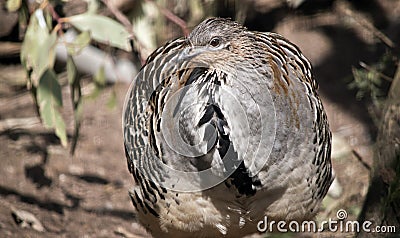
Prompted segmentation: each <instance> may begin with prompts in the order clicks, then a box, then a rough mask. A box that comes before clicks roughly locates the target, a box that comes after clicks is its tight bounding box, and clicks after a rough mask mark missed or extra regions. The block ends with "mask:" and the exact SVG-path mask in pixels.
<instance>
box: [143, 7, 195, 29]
mask: <svg viewBox="0 0 400 238" xmlns="http://www.w3.org/2000/svg"><path fill="white" fill-rule="evenodd" d="M146 1H147V2H151V3H152V4H154V5H155V6H156V7H157V8H158V9H159V10H160V11H161V13H162V14H163V15H164V16H165V17H166V18H167V19H169V20H170V21H172V22H173V23H175V24H176V25H178V26H179V27H180V28H181V30H182V33H183V35H184V36H188V35H189V30H188V27H187V24H186V22H185V21H184V20H182V18H180V17H178V16H177V15H175V14H174V13H172V12H171V11H170V10H168V9H166V8H165V7H162V6H160V5H158V4H157V3H155V2H154V1H153V0H146Z"/></svg>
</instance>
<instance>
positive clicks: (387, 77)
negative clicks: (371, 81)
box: [360, 61, 393, 82]
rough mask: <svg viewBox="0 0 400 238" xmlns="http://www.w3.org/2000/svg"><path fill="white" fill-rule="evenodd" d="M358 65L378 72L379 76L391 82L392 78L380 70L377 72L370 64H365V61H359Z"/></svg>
mask: <svg viewBox="0 0 400 238" xmlns="http://www.w3.org/2000/svg"><path fill="white" fill-rule="evenodd" d="M360 66H361V67H363V68H364V69H366V70H368V71H370V72H374V73H376V74H378V75H379V76H380V77H381V78H383V79H385V80H386V81H389V82H392V81H393V79H392V78H391V77H389V76H387V75H385V74H383V73H381V72H378V71H377V70H376V69H374V68H372V67H371V66H369V65H367V64H366V63H364V62H362V61H360Z"/></svg>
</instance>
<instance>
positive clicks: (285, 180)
mask: <svg viewBox="0 0 400 238" xmlns="http://www.w3.org/2000/svg"><path fill="white" fill-rule="evenodd" d="M215 39H217V41H213V40H215ZM217 43H218V44H217ZM185 50H186V51H187V52H190V54H192V55H193V56H192V57H193V59H194V60H195V61H196V62H197V64H196V65H191V64H190V63H187V64H185V63H184V64H174V62H178V61H176V60H177V59H178V58H179V57H180V54H179V53H178V52H180V51H185ZM193 52H194V53H193ZM188 54H189V53H188ZM233 71H235V72H239V74H236V77H232V75H231V74H230V72H233ZM254 72H256V75H254ZM137 80H140V81H135V82H134V83H133V84H132V86H131V88H130V91H129V92H128V96H127V99H126V105H125V109H124V116H123V129H124V139H125V140H124V142H125V152H126V157H127V162H128V167H129V170H130V172H131V173H132V174H133V177H134V178H135V182H136V184H135V187H134V189H133V190H132V191H130V196H131V199H132V202H133V204H134V206H135V208H136V210H137V212H138V218H139V220H140V222H141V223H142V224H143V225H144V226H145V227H146V228H147V229H148V230H149V231H150V232H151V233H152V234H153V235H154V236H155V237H167V236H170V237H188V236H191V237H242V236H244V235H247V234H251V233H255V232H257V229H256V225H257V222H258V221H260V220H262V219H263V217H264V216H265V215H267V216H268V219H269V220H273V219H275V220H278V219H283V220H304V219H310V218H312V217H313V216H314V215H315V214H316V212H317V211H318V207H319V204H320V202H321V200H322V199H323V198H324V196H325V195H326V193H327V191H328V188H329V186H330V184H331V182H332V180H333V176H332V171H331V170H332V169H331V161H330V150H331V132H330V130H329V125H328V121H327V117H326V114H325V112H324V109H323V105H322V103H321V101H320V99H319V96H318V93H317V83H316V81H315V79H314V76H313V74H312V68H311V64H310V63H309V61H308V60H307V59H306V58H305V57H304V55H303V54H302V53H301V51H300V50H299V49H298V47H296V46H295V45H294V44H292V43H290V42H289V41H288V40H287V39H285V38H283V37H282V36H280V35H278V34H276V33H260V32H252V31H248V30H247V29H246V28H245V27H243V26H241V25H240V24H238V23H236V22H233V21H230V20H226V19H220V18H210V19H207V20H205V21H203V22H202V23H200V24H199V25H198V26H197V27H196V28H195V29H194V30H193V31H192V33H191V34H190V35H189V36H188V38H179V39H176V40H173V41H170V42H168V43H166V44H165V45H164V46H162V47H160V48H159V49H157V50H156V51H155V52H154V53H153V54H151V55H150V56H149V58H148V59H147V62H146V64H145V65H144V67H143V68H142V70H141V77H138V78H137ZM187 85H191V86H193V87H192V88H190V89H189V90H188V92H186V95H187V97H185V98H183V99H182V100H193V101H196V100H200V99H204V100H212V102H213V104H212V105H210V104H207V103H203V104H202V103H199V104H198V105H197V106H196V107H194V108H191V109H189V110H187V111H185V113H184V114H183V115H182V121H179V126H180V129H181V130H182V131H183V140H185V142H186V143H189V144H191V143H195V142H196V141H201V140H203V139H204V138H202V137H201V136H200V137H199V136H198V134H199V133H198V132H199V131H200V127H201V126H202V125H205V124H210V125H212V126H213V127H214V128H216V133H217V140H216V141H215V142H214V143H213V144H210V145H207V149H206V154H205V155H204V156H202V157H201V158H200V160H199V158H196V160H195V161H194V160H191V159H189V161H190V163H187V161H188V160H187V159H188V158H187V157H184V156H181V155H179V154H177V153H175V152H174V151H173V150H171V149H169V148H168V146H167V144H166V141H165V139H164V138H163V132H162V130H160V127H161V126H167V128H169V127H168V125H169V124H170V123H172V122H171V121H166V119H165V118H163V117H162V115H163V113H162V112H163V111H164V110H166V108H165V107H166V103H167V101H168V100H169V99H170V98H171V97H172V96H173V95H174V93H176V92H177V91H178V90H180V89H182V87H184V86H187ZM215 85H217V86H215ZM223 90H229V92H231V93H232V94H235V97H237V99H238V100H239V101H240V103H241V105H243V108H244V110H245V111H246V113H247V115H249V116H248V118H245V119H246V120H248V121H249V123H248V130H249V131H248V132H246V130H245V129H243V128H244V126H243V120H244V118H241V116H240V113H239V112H238V111H237V108H236V107H235V105H234V104H233V102H232V100H231V99H227V98H226V97H225V96H224V95H225V94H224V93H223V92H222V91H223ZM266 91H269V92H270V93H271V97H272V101H273V106H271V105H270V103H268V102H269V101H268V100H267V98H266V94H265V92H266ZM143 99H149V103H148V104H147V105H145V104H143V103H142V101H143ZM251 100H253V101H255V102H257V104H258V105H256V106H255V107H253V106H251V105H252V104H251V103H250V101H251ZM200 101H201V100H200ZM182 103H184V102H182ZM253 104H254V103H253ZM272 107H274V108H275V110H274V112H271V108H272ZM257 108H258V109H259V110H258V109H257ZM256 109H257V110H256ZM262 117H266V118H270V117H271V118H272V117H273V118H274V119H275V122H274V123H275V124H274V125H267V124H268V123H272V122H270V121H263V122H262V123H265V125H264V124H262V123H261V124H260V120H259V119H260V118H262ZM262 128H274V130H276V131H275V137H274V141H268V140H267V141H265V140H264V141H262V142H261V144H260V143H259V142H260V140H261V136H259V135H260V133H261V132H260V131H261V130H262ZM246 133H247V134H246ZM267 133H268V131H267ZM248 135H254V136H250V137H249V136H248ZM246 136H247V139H246ZM246 140H247V144H246V143H245V141H246ZM263 143H264V144H263ZM245 144H246V145H247V147H246V148H244V147H245V146H244V145H245ZM229 146H231V147H232V148H234V153H232V154H229V155H230V156H232V157H235V158H233V160H235V159H238V158H244V160H243V161H242V162H240V164H238V165H237V166H236V167H237V169H236V171H235V172H234V173H233V174H231V175H230V176H229V177H228V178H227V179H226V180H225V181H224V182H223V183H220V184H219V185H217V186H214V187H212V188H209V189H207V190H204V191H200V192H191V193H184V192H176V191H172V190H169V189H166V188H163V187H162V186H159V184H158V183H157V181H161V180H162V179H163V178H162V175H160V174H159V173H158V172H157V171H158V168H157V166H155V165H154V163H151V161H154V160H161V161H163V163H165V164H167V165H168V166H171V167H173V168H175V169H180V170H185V171H196V170H202V169H204V168H207V166H208V167H209V166H213V167H215V168H220V167H221V168H223V167H224V166H226V165H225V164H224V162H223V160H222V159H223V157H224V156H225V155H226V154H227V153H228V151H227V150H228V149H227V148H228V147H229ZM267 148H270V150H268V149H267ZM246 149H247V150H246ZM150 151H153V152H154V153H150ZM265 156H268V160H266V163H265V164H263V165H262V169H261V170H260V171H258V170H256V169H255V166H256V165H257V160H258V158H260V161H263V160H262V159H261V158H264V157H265ZM250 157H255V158H256V162H255V163H251V161H249V159H248V158H250ZM134 161H135V163H134ZM143 171H145V172H143ZM219 171H220V170H219ZM144 173H145V174H144ZM149 178H151V179H149Z"/></svg>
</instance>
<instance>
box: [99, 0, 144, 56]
mask: <svg viewBox="0 0 400 238" xmlns="http://www.w3.org/2000/svg"><path fill="white" fill-rule="evenodd" d="M101 1H102V2H103V3H104V4H105V5H106V6H107V8H108V9H109V10H110V12H111V13H112V14H113V15H114V16H115V18H117V20H118V21H119V22H120V23H121V24H122V25H124V26H125V28H126V30H127V31H128V32H129V34H131V37H132V40H133V41H134V42H135V44H136V45H137V51H138V52H139V55H140V60H141V63H142V64H143V63H144V62H145V61H146V56H145V55H143V54H142V52H141V49H146V46H145V45H144V44H142V42H140V40H139V39H138V38H137V37H136V35H135V33H134V32H133V25H132V23H131V22H130V21H129V19H128V18H127V17H126V16H125V15H124V14H123V13H122V12H121V11H120V10H119V9H118V8H116V7H115V6H114V5H113V4H112V3H111V2H110V1H109V0H101ZM132 50H133V49H132Z"/></svg>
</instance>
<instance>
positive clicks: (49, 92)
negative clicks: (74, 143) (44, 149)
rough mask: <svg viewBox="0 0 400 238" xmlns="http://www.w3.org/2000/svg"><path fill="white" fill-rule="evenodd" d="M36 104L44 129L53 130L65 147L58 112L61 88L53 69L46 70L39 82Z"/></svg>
mask: <svg viewBox="0 0 400 238" xmlns="http://www.w3.org/2000/svg"><path fill="white" fill-rule="evenodd" d="M37 102H38V105H39V112H40V117H41V118H42V122H43V124H44V125H45V126H46V127H50V128H54V129H55V133H56V135H57V137H58V138H59V139H60V141H61V144H62V145H63V146H66V145H67V133H66V129H65V123H64V120H63V118H62V116H61V114H60V112H59V111H58V108H59V107H61V106H62V94H61V86H60V84H59V83H58V81H57V75H56V74H55V72H54V70H53V69H46V70H45V71H44V73H43V74H42V76H41V77H40V80H39V85H38V88H37Z"/></svg>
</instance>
